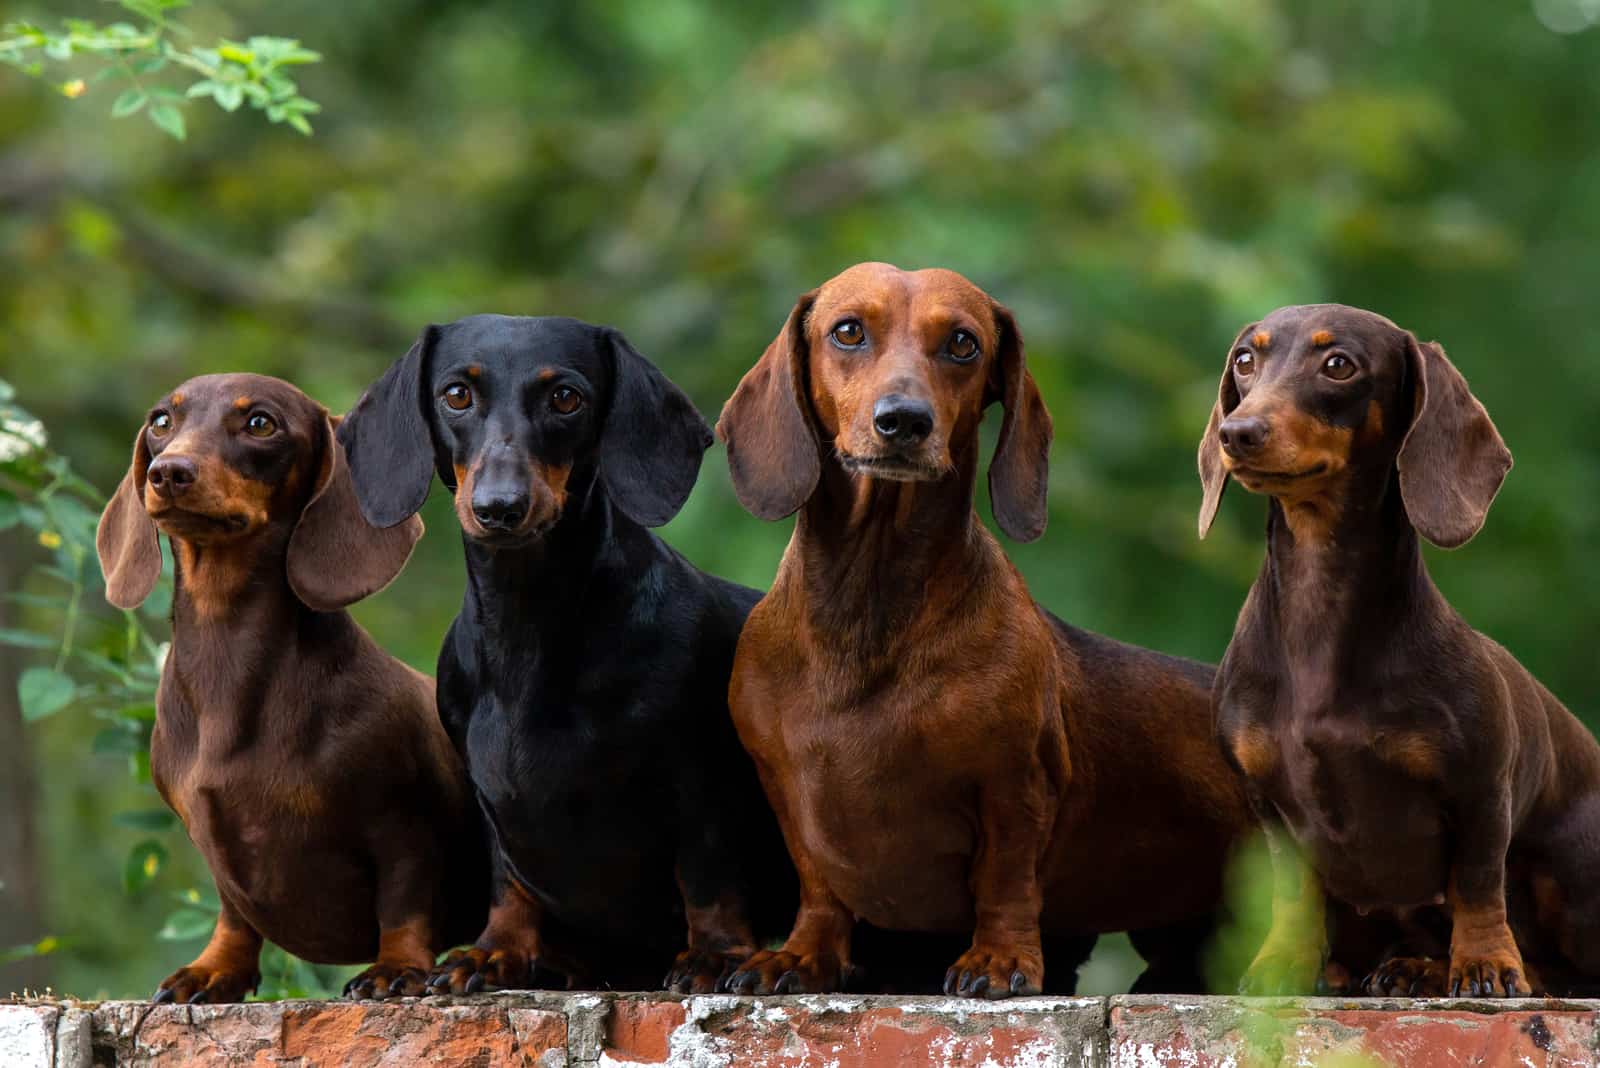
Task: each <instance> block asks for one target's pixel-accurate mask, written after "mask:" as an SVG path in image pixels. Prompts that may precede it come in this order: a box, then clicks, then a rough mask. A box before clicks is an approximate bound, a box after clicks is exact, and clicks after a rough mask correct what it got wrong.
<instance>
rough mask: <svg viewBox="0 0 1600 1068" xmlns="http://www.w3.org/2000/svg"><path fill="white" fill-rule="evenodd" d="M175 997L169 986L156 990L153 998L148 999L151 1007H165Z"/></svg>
mask: <svg viewBox="0 0 1600 1068" xmlns="http://www.w3.org/2000/svg"><path fill="white" fill-rule="evenodd" d="M177 996H178V995H177V994H175V993H173V991H172V988H171V987H170V986H164V987H162V988H161V989H160V990H157V991H156V992H155V996H154V997H152V998H151V999H150V1004H152V1005H165V1004H167V1003H168V1002H169V1001H171V1000H173V999H174V998H176V997H177Z"/></svg>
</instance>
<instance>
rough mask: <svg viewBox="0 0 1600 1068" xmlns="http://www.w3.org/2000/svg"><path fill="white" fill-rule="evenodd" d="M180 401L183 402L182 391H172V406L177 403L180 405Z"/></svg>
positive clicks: (175, 405)
mask: <svg viewBox="0 0 1600 1068" xmlns="http://www.w3.org/2000/svg"><path fill="white" fill-rule="evenodd" d="M182 403H183V394H182V393H174V394H173V395H172V404H173V407H177V406H178V405H180V404H182Z"/></svg>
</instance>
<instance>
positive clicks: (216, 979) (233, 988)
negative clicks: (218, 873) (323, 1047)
mask: <svg viewBox="0 0 1600 1068" xmlns="http://www.w3.org/2000/svg"><path fill="white" fill-rule="evenodd" d="M219 896H222V895H221V894H220V892H219ZM260 962H261V935H260V934H259V933H258V932H257V931H256V930H255V929H254V928H253V927H251V926H250V925H249V924H248V923H246V922H245V921H244V918H243V917H242V916H240V915H239V912H238V910H237V909H235V908H234V907H233V905H232V904H230V903H229V901H228V899H227V897H226V896H222V911H221V912H220V913H218V914H217V925H216V927H215V928H213V929H212V931H211V941H209V942H207V943H206V948H205V949H203V950H201V951H200V955H199V956H198V957H196V958H195V959H194V963H192V964H190V965H188V966H187V967H183V968H179V969H178V970H177V971H175V972H173V973H172V974H171V975H169V976H167V977H166V978H165V979H163V980H162V981H161V988H160V989H159V990H157V991H156V993H155V997H153V998H151V999H150V1000H151V1001H153V1002H155V1003H156V1004H157V1005H160V1004H162V1003H163V1002H168V1001H170V1002H175V1003H177V1004H180V1005H199V1004H212V1005H216V1004H220V1003H222V1002H226V1001H243V1000H244V996H245V995H246V994H248V993H250V992H251V991H253V990H254V989H255V988H256V987H257V986H258V985H260V983H261V969H260Z"/></svg>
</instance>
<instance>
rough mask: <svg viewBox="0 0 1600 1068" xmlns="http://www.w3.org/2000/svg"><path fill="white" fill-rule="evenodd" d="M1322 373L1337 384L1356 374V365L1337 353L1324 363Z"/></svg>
mask: <svg viewBox="0 0 1600 1068" xmlns="http://www.w3.org/2000/svg"><path fill="white" fill-rule="evenodd" d="M1322 373H1323V374H1324V375H1326V376H1327V377H1329V378H1331V379H1333V380H1334V381H1335V382H1343V381H1345V380H1346V379H1348V378H1349V377H1350V376H1351V375H1353V374H1355V373H1356V365H1355V364H1354V363H1352V362H1351V361H1350V360H1349V358H1347V357H1344V356H1340V355H1338V354H1337V353H1335V354H1334V355H1332V356H1329V357H1328V358H1327V359H1326V360H1323V361H1322Z"/></svg>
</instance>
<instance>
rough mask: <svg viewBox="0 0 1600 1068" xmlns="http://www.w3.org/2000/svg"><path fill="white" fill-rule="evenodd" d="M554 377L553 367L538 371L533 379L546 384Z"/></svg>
mask: <svg viewBox="0 0 1600 1068" xmlns="http://www.w3.org/2000/svg"><path fill="white" fill-rule="evenodd" d="M555 376H556V369H555V368H554V367H546V368H545V369H544V370H543V371H540V372H539V373H538V374H537V375H535V376H534V377H535V378H536V379H538V380H539V381H540V382H548V381H550V380H551V379H552V378H554V377H555Z"/></svg>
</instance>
